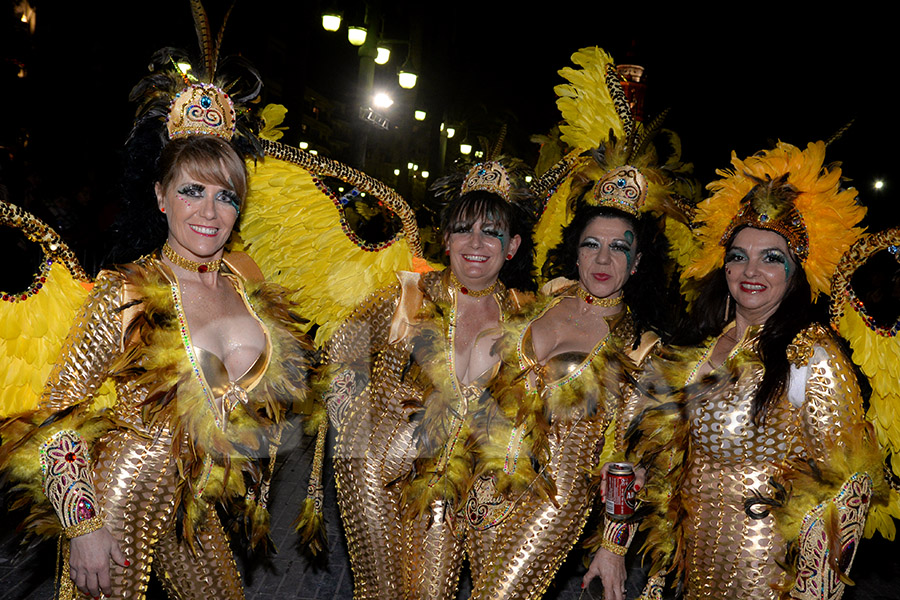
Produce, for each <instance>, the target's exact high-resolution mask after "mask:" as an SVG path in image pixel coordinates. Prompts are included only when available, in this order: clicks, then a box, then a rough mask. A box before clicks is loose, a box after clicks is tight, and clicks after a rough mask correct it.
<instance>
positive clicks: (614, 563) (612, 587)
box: [581, 548, 626, 600]
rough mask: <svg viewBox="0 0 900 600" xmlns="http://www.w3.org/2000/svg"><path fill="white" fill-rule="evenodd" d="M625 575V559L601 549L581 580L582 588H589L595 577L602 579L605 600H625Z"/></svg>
mask: <svg viewBox="0 0 900 600" xmlns="http://www.w3.org/2000/svg"><path fill="white" fill-rule="evenodd" d="M625 575H626V572H625V557H624V556H619V555H618V554H613V553H612V552H610V551H609V550H607V549H605V548H600V550H598V551H597V554H595V555H594V558H593V559H592V560H591V566H590V567H588V571H587V573H585V574H584V579H582V580H581V587H582V588H586V587H588V586H589V585H590V584H591V581H593V579H594V578H595V577H600V581H602V582H603V592H604V595H603V597H604V598H605V600H625Z"/></svg>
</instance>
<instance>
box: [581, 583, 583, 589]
mask: <svg viewBox="0 0 900 600" xmlns="http://www.w3.org/2000/svg"><path fill="white" fill-rule="evenodd" d="M581 589H584V582H583V581H582V582H581Z"/></svg>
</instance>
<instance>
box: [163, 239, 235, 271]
mask: <svg viewBox="0 0 900 600" xmlns="http://www.w3.org/2000/svg"><path fill="white" fill-rule="evenodd" d="M162 252H163V255H164V256H165V257H166V258H168V259H169V260H171V261H172V262H173V263H174V264H175V265H176V266H178V267H181V268H182V269H184V270H185V271H193V272H194V273H214V272H215V271H218V270H219V267H220V266H222V259H221V258H217V259H216V260H211V261H209V262H205V263H199V262H194V261H192V260H188V259H186V258H185V257H183V256H181V255H180V254H178V253H177V252H175V250H174V249H173V248H172V246H170V245H169V242H168V241H166V243H165V244H163V249H162Z"/></svg>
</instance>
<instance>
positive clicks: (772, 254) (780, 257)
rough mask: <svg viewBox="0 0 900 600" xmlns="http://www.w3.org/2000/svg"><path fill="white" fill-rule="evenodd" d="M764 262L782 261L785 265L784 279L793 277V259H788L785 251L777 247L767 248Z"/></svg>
mask: <svg viewBox="0 0 900 600" xmlns="http://www.w3.org/2000/svg"><path fill="white" fill-rule="evenodd" d="M763 262H768V263H780V264H781V265H782V266H783V267H784V279H785V281H787V280H788V279H790V277H791V261H789V260H788V258H787V256H785V255H784V253H783V252H781V251H780V250H776V249H774V248H773V249H770V250H766V254H765V256H764V257H763Z"/></svg>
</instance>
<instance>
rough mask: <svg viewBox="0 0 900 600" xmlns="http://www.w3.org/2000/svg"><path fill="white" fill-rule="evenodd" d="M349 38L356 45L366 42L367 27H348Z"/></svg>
mask: <svg viewBox="0 0 900 600" xmlns="http://www.w3.org/2000/svg"><path fill="white" fill-rule="evenodd" d="M347 40H348V41H349V42H350V43H351V44H352V45H354V46H362V45H363V44H365V43H366V28H365V27H359V26H351V27H348V28H347Z"/></svg>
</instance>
